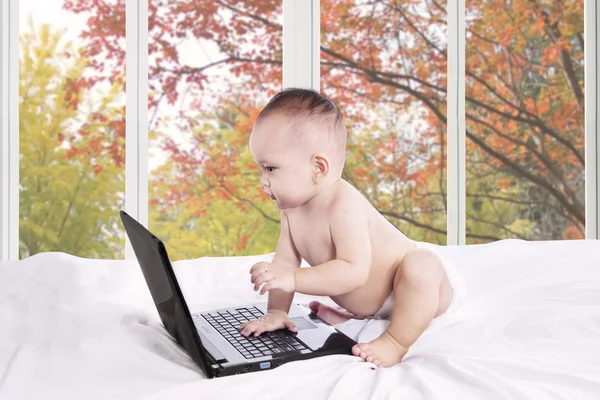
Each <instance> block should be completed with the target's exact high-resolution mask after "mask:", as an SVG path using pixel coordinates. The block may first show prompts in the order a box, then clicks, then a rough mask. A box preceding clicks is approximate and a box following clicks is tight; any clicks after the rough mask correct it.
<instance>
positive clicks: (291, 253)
mask: <svg viewBox="0 0 600 400" xmlns="http://www.w3.org/2000/svg"><path fill="white" fill-rule="evenodd" d="M301 261H302V260H301V258H300V255H299V254H298V251H297V250H296V246H294V242H293V241H292V235H291V233H290V226H289V223H288V219H287V215H286V214H285V211H282V212H281V233H280V234H279V241H278V242H277V248H276V249H275V257H273V261H272V263H281V264H284V265H286V266H289V268H298V267H300V262H301ZM293 298H294V292H291V293H287V292H284V291H283V290H279V289H273V290H270V291H269V301H268V306H267V310H273V309H276V310H281V311H283V312H285V313H286V314H287V313H288V312H289V311H290V306H291V304H292V300H293Z"/></svg>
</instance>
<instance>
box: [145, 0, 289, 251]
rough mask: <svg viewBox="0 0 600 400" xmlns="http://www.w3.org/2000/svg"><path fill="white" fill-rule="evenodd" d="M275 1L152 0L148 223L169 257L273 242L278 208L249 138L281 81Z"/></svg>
mask: <svg viewBox="0 0 600 400" xmlns="http://www.w3.org/2000/svg"><path fill="white" fill-rule="evenodd" d="M207 4H210V7H209V6H207ZM282 11H283V5H282V2H281V1H280V0H277V1H273V0H253V1H244V2H240V1H236V2H234V1H224V2H214V3H209V2H195V3H194V2H192V3H187V5H186V6H181V5H179V4H178V2H174V1H159V0H150V1H149V17H148V26H149V44H148V52H149V76H148V80H149V97H150V103H149V117H150V120H149V122H150V124H149V129H150V148H149V151H150V159H149V164H150V165H149V168H150V176H149V188H148V190H149V210H150V215H149V227H150V230H151V231H152V232H153V233H154V234H155V235H157V236H158V237H160V238H161V239H163V240H164V241H165V242H166V245H167V248H168V251H169V254H170V256H171V257H172V258H173V259H175V260H178V259H183V258H187V259H189V258H196V257H201V256H231V255H245V254H258V253H268V252H272V251H273V250H274V249H275V246H276V244H277V239H278V237H279V211H278V210H277V208H276V207H275V205H274V204H273V203H272V201H271V200H270V199H268V198H267V197H266V196H265V195H264V193H263V190H262V188H261V186H260V184H259V180H260V171H259V170H258V167H257V166H256V165H255V163H254V160H253V158H252V156H251V154H250V151H249V149H248V138H249V134H250V130H251V128H252V124H253V122H254V119H255V118H256V116H257V115H258V112H259V111H260V110H261V109H262V108H263V107H264V106H265V105H266V103H267V101H268V99H269V98H270V97H271V96H273V95H274V94H275V93H276V92H277V91H279V90H281V88H282V75H281V69H282V25H281V24H282Z"/></svg>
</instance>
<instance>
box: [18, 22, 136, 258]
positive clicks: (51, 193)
mask: <svg viewBox="0 0 600 400" xmlns="http://www.w3.org/2000/svg"><path fill="white" fill-rule="evenodd" d="M29 28H30V29H29V31H28V32H26V33H23V34H22V35H21V38H20V41H21V57H20V68H19V71H20V80H19V93H20V99H19V100H20V102H19V117H20V118H19V134H20V136H19V139H20V143H19V146H20V154H21V158H20V162H19V173H20V180H19V183H20V187H21V190H20V204H19V207H20V221H19V237H20V257H21V258H24V257H28V256H30V255H33V254H36V253H39V252H46V251H61V252H66V253H69V254H73V255H77V256H80V257H92V258H116V257H122V255H123V247H124V243H125V242H124V235H123V233H122V232H121V229H120V227H119V224H118V220H117V218H118V214H117V212H116V210H118V207H119V205H121V204H122V202H123V189H124V186H125V185H124V170H123V166H122V159H121V158H120V155H119V154H120V153H119V152H118V151H117V152H115V151H114V150H115V149H114V148H112V147H110V145H108V144H107V142H106V139H107V138H114V136H115V130H118V129H119V126H118V125H117V126H115V125H114V123H112V122H111V121H113V122H114V121H119V120H121V121H122V120H123V118H124V115H123V112H122V108H120V107H116V106H115V105H114V103H115V102H116V99H117V98H118V96H119V92H120V88H121V85H120V82H119V83H117V84H115V85H113V86H112V87H109V88H108V90H104V91H103V94H102V95H98V94H97V93H96V92H92V91H91V90H89V89H88V88H87V84H86V81H85V79H84V78H83V75H84V72H85V69H86V65H87V61H86V59H85V58H83V57H80V56H78V54H77V51H76V49H74V48H73V46H72V44H70V43H66V44H62V42H63V41H62V40H61V39H62V33H61V32H54V31H52V29H51V27H50V26H48V25H41V26H39V27H35V29H34V27H33V26H32V24H31V23H30V25H29ZM120 143H121V145H122V144H123V138H121V139H120ZM119 161H120V163H119Z"/></svg>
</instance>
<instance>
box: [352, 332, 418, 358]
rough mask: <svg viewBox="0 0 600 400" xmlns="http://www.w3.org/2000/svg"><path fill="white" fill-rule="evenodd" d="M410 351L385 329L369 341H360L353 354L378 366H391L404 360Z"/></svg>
mask: <svg viewBox="0 0 600 400" xmlns="http://www.w3.org/2000/svg"><path fill="white" fill-rule="evenodd" d="M407 352H408V349H405V348H404V347H403V346H402V345H401V344H400V343H399V342H398V341H397V340H396V339H394V337H393V336H392V335H391V334H390V333H389V332H388V331H385V332H383V333H382V334H381V336H379V337H378V338H377V339H375V340H373V341H371V342H369V343H359V344H357V345H355V346H354V347H353V348H352V354H354V355H355V356H357V357H360V358H362V359H363V360H365V361H367V362H372V363H373V364H375V365H377V366H378V367H379V366H381V367H391V366H393V365H396V364H398V363H399V362H400V361H402V357H404V355H405V354H406V353H407Z"/></svg>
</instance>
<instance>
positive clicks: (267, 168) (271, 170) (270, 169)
mask: <svg viewBox="0 0 600 400" xmlns="http://www.w3.org/2000/svg"><path fill="white" fill-rule="evenodd" d="M265 169H266V170H267V171H269V172H273V171H275V167H265Z"/></svg>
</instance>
